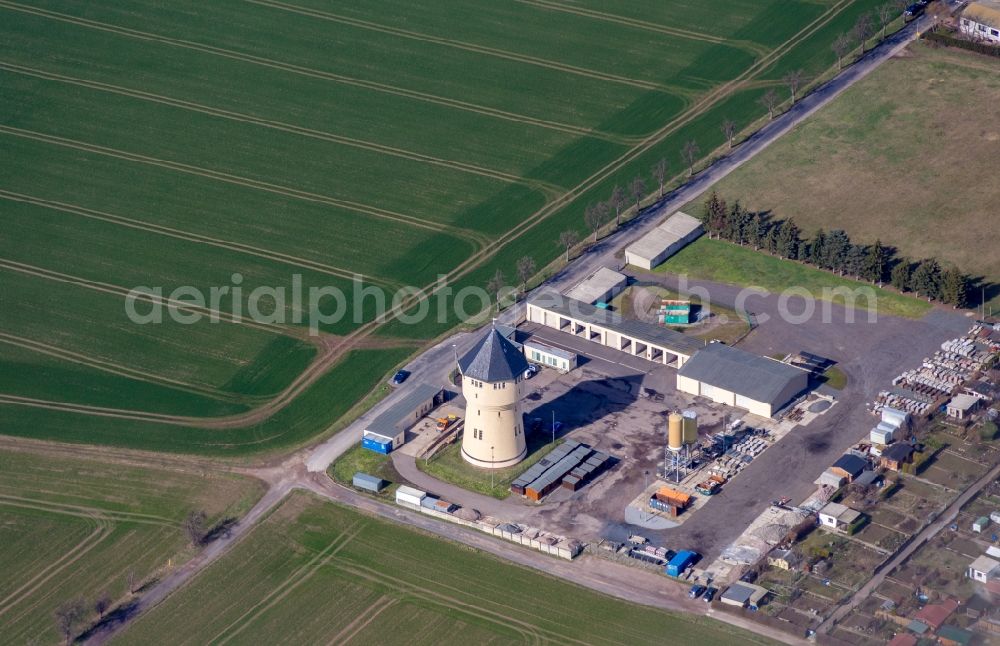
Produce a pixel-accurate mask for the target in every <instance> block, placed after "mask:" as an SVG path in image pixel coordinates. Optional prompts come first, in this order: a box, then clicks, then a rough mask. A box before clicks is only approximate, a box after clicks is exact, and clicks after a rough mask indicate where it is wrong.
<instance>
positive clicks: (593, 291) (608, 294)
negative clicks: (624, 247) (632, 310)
mask: <svg viewBox="0 0 1000 646" xmlns="http://www.w3.org/2000/svg"><path fill="white" fill-rule="evenodd" d="M627 286H628V276H626V275H625V274H620V273H618V272H617V271H614V270H613V269H608V268H607V267H601V268H600V269H598V270H597V271H595V272H594V273H592V274H591V275H589V276H587V277H586V278H584V279H583V280H581V281H580V282H579V283H577V284H576V285H575V286H574V287H571V288H570V289H568V290H566V296H568V297H569V298H575V299H576V300H578V301H583V302H584V303H590V304H591V305H593V304H594V303H598V302H604V303H606V302H608V301H610V300H611V299H612V298H614V297H615V296H617V295H618V294H620V293H622V291H624V290H625V287H627Z"/></svg>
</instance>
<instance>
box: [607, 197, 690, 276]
mask: <svg viewBox="0 0 1000 646" xmlns="http://www.w3.org/2000/svg"><path fill="white" fill-rule="evenodd" d="M704 231H705V229H704V227H702V226H701V220H699V219H698V218H696V217H692V216H690V215H688V214H687V213H682V212H681V211H678V212H677V213H674V214H673V215H671V216H670V217H669V218H667V221H666V222H664V223H663V224H661V225H660V226H658V227H656V228H655V229H653V230H652V231H650V232H649V233H647V234H646V235H644V236H642V237H641V238H639V239H638V240H636V241H635V242H633V243H632V244H630V245H629V246H628V247H626V248H625V264H627V265H632V266H633V267H639V268H640V269H652V268H653V267H656V266H657V265H659V264H660V263H662V262H663V261H664V260H666V259H667V258H669V257H670V256H672V255H674V254H675V253H677V252H678V251H680V250H681V249H683V248H684V247H685V246H687V245H688V244H689V243H691V242H693V241H694V240H695V239H697V238H698V236H700V235H701V234H702V233H703V232H704Z"/></svg>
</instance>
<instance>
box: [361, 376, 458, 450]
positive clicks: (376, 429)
mask: <svg viewBox="0 0 1000 646" xmlns="http://www.w3.org/2000/svg"><path fill="white" fill-rule="evenodd" d="M443 401H444V389H443V388H441V387H440V386H432V385H430V384H418V385H417V386H416V387H415V388H413V389H412V390H411V391H410V392H408V393H407V394H406V395H404V396H403V397H402V398H401V399H400V400H399V401H398V402H396V403H395V404H393V405H392V406H390V407H389V408H387V409H386V410H385V411H384V412H382V413H381V414H379V415H378V416H377V417H375V419H373V420H372V421H371V422H369V423H368V425H367V426H365V430H364V432H362V434H361V435H362V444H363V445H364V446H365V447H366V448H372V449H374V450H379V449H377V448H375V446H374V445H375V444H378V445H380V446H381V447H384V448H385V449H386V450H379V452H380V453H388V452H389V451H391V450H393V449H398V448H399V447H400V446H402V445H403V443H404V442H405V441H406V431H407V430H409V429H410V428H411V427H412V426H413V425H414V424H416V423H417V422H418V421H419V420H420V418H422V417H423V416H424V415H426V414H427V413H429V412H430V411H431V410H432V409H433V408H434V407H435V406H438V405H439V404H441V403H442V402H443Z"/></svg>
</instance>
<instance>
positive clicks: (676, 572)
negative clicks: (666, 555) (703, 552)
mask: <svg viewBox="0 0 1000 646" xmlns="http://www.w3.org/2000/svg"><path fill="white" fill-rule="evenodd" d="M697 558H698V554H697V553H696V552H692V551H691V550H681V551H680V552H677V554H675V555H674V558H672V559H670V562H669V563H667V574H668V575H669V576H680V575H681V573H682V572H684V570H686V569H687V568H688V566H689V565H691V564H692V563H694V562H695V560H696V559H697Z"/></svg>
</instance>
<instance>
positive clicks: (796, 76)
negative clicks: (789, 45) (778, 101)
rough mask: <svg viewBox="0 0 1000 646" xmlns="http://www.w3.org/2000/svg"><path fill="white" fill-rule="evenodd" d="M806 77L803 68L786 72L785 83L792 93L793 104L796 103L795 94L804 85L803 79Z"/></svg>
mask: <svg viewBox="0 0 1000 646" xmlns="http://www.w3.org/2000/svg"><path fill="white" fill-rule="evenodd" d="M804 77H805V73H804V72H803V71H802V70H793V71H791V72H789V73H788V74H785V85H787V86H788V92H789V94H791V95H792V105H795V94H796V93H797V92H798V91H799V88H800V87H802V79H803V78H804Z"/></svg>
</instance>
